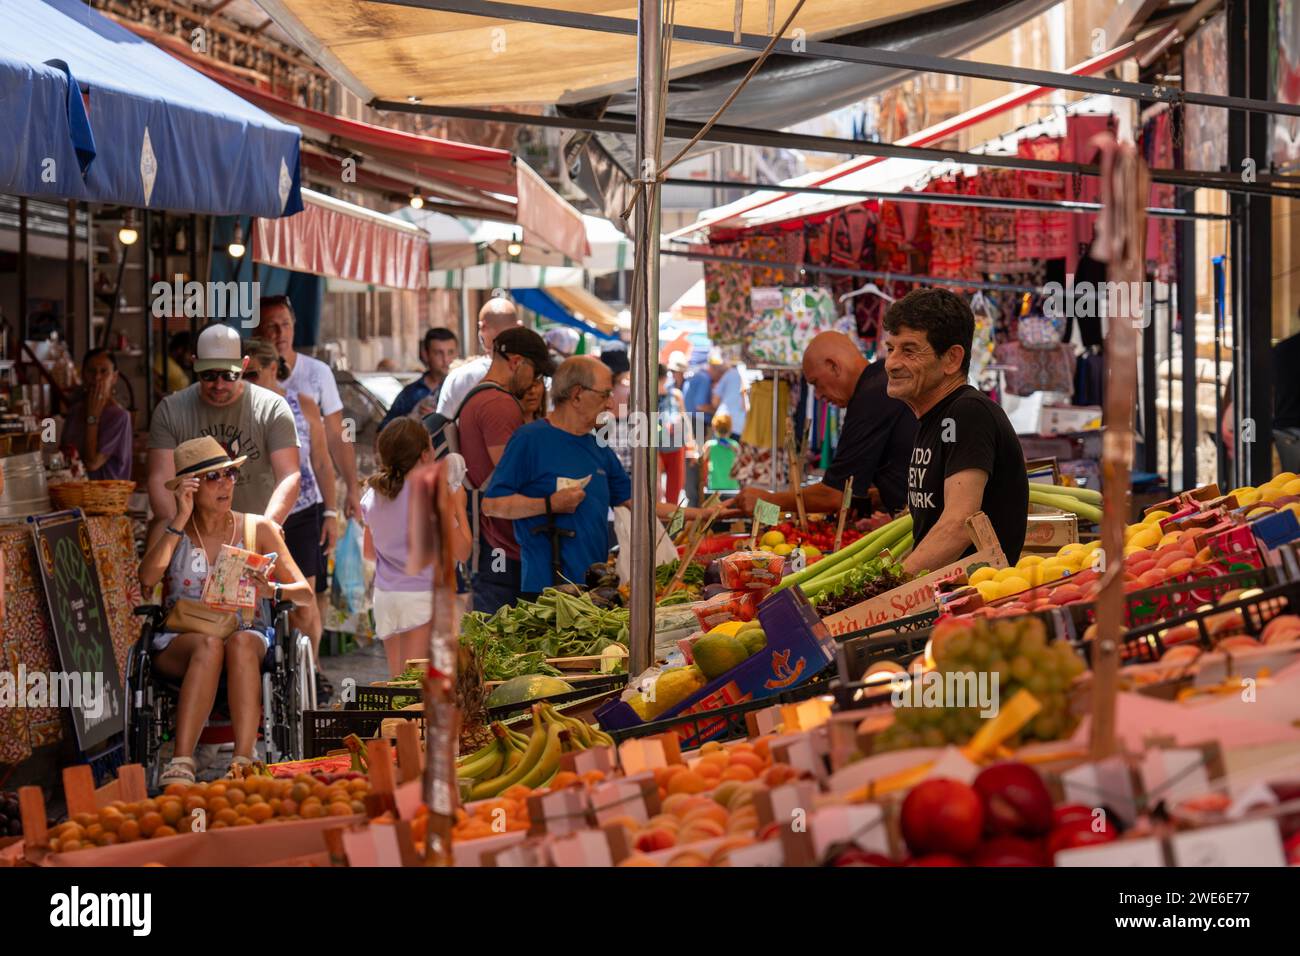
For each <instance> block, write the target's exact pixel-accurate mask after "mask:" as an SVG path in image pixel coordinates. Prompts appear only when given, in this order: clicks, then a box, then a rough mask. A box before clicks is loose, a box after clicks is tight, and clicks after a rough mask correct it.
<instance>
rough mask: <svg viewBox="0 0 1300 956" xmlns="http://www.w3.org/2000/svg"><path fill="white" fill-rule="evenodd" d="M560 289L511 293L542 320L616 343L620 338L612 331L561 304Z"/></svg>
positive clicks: (525, 290) (524, 290)
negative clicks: (558, 293)
mask: <svg viewBox="0 0 1300 956" xmlns="http://www.w3.org/2000/svg"><path fill="white" fill-rule="evenodd" d="M559 291H560V290H559V289H549V288H548V289H515V290H514V291H513V292H511V295H513V296H514V299H515V301H516V302H518V303H519V304H520V305H522V306H523V307H524V308H526V309H531V310H532V311H533V312H536V313H537V314H538V315H540V316H541V317H542V318H544V319H546V320H548V321H550V322H555V323H558V324H559V325H567V326H569V328H573V329H577V330H578V331H580V332H590V333H591V334H592V335H594V336H596V338H598V339H600V340H602V341H605V342H616V341H618V336H617V335H616V334H615V333H614V332H613V331H612V330H610V331H606V330H605V329H601V328H598V327H597V326H595V325H593V324H592V323H591V322H589V321H586V318H585V317H582V318H580V317H579V316H578V315H577V314H575V313H574V312H573V311H572V310H571V309H569V308H567V307H566V306H565V305H563V304H561V303H560V302H559V301H558V299H559V297H558V296H557V295H556V293H557V292H559Z"/></svg>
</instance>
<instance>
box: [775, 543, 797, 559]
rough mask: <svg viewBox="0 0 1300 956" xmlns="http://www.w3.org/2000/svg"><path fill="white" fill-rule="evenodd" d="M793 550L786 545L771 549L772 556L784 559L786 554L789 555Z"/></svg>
mask: <svg viewBox="0 0 1300 956" xmlns="http://www.w3.org/2000/svg"><path fill="white" fill-rule="evenodd" d="M793 550H794V548H792V547H790V546H789V545H788V544H778V545H777V546H776V547H774V548H773V549H772V552H773V553H774V554H779V555H780V556H781V557H783V558H784V557H785V556H786V555H787V554H789V553H790V552H791V551H793Z"/></svg>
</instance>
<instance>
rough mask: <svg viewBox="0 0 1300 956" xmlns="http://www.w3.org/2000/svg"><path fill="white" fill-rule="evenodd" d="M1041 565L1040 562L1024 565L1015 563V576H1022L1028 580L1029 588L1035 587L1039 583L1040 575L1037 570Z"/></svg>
mask: <svg viewBox="0 0 1300 956" xmlns="http://www.w3.org/2000/svg"><path fill="white" fill-rule="evenodd" d="M1041 567H1042V565H1041V564H1028V565H1025V566H1024V567H1021V566H1020V565H1016V577H1020V578H1024V579H1025V580H1026V581H1028V582H1029V586H1030V587H1031V588H1036V587H1038V585H1039V583H1041V582H1040V579H1041V577H1042V575H1041V573H1040V571H1039V569H1040V568H1041Z"/></svg>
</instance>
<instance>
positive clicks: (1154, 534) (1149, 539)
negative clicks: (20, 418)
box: [1128, 526, 1160, 548]
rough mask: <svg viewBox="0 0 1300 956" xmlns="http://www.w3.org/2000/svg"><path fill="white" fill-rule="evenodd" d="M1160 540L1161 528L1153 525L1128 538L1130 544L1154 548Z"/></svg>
mask: <svg viewBox="0 0 1300 956" xmlns="http://www.w3.org/2000/svg"><path fill="white" fill-rule="evenodd" d="M1159 542H1160V529H1159V528H1156V527H1152V526H1148V527H1145V528H1143V529H1142V530H1141V531H1139V532H1138V533H1137V534H1135V535H1133V536H1132V537H1131V538H1129V539H1128V543H1129V544H1130V545H1135V546H1137V547H1139V548H1154V547H1155V546H1156V545H1157V544H1158V543H1159Z"/></svg>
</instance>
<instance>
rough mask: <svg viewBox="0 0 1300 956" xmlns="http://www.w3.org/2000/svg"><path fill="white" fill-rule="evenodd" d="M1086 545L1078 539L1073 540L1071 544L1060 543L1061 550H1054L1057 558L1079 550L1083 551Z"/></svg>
mask: <svg viewBox="0 0 1300 956" xmlns="http://www.w3.org/2000/svg"><path fill="white" fill-rule="evenodd" d="M1087 547H1088V546H1087V545H1086V544H1081V543H1080V542H1078V541H1075V542H1073V543H1071V544H1063V545H1061V550H1060V551H1058V552H1056V556H1057V557H1058V558H1064V557H1065V556H1066V555H1070V554H1076V553H1078V552H1080V551H1083V550H1085V549H1087Z"/></svg>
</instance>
